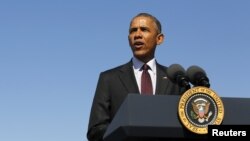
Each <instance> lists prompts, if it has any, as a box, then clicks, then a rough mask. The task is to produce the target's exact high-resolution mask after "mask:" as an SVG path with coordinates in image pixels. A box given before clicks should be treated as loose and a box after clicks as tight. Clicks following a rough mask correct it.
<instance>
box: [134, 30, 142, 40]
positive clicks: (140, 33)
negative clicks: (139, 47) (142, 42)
mask: <svg viewBox="0 0 250 141" xmlns="http://www.w3.org/2000/svg"><path fill="white" fill-rule="evenodd" d="M137 38H142V32H141V31H140V30H137V31H136V33H135V39H137Z"/></svg>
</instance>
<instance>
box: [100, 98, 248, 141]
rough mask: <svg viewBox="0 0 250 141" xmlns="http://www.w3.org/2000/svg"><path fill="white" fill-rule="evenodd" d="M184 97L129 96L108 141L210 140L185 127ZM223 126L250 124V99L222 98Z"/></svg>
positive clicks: (110, 127) (107, 136)
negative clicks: (181, 108) (181, 111)
mask: <svg viewBox="0 0 250 141" xmlns="http://www.w3.org/2000/svg"><path fill="white" fill-rule="evenodd" d="M179 99H180V96H177V95H154V96H143V95H139V94H129V95H128V96H127V97H126V99H125V100H124V102H123V103H122V105H121V107H120V109H119V110H118V112H117V113H116V115H115V117H114V119H113V120H112V122H111V124H110V125H109V127H108V129H107V131H106V133H105V134H104V141H168V140H179V139H180V140H182V139H188V138H190V139H192V140H194V139H197V140H202V139H206V138H207V136H206V135H198V134H194V133H192V132H190V131H188V130H187V129H186V128H185V127H184V126H182V124H181V122H180V120H179V117H178V104H179ZM221 99H222V101H223V104H224V109H225V114H224V120H223V122H222V124H225V125H235V124H237V125H246V124H248V125H250V108H249V107H250V98H229V97H228V98H227V97H222V98H221Z"/></svg>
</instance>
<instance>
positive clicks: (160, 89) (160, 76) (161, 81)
mask: <svg viewBox="0 0 250 141" xmlns="http://www.w3.org/2000/svg"><path fill="white" fill-rule="evenodd" d="M156 66H157V67H156V71H157V73H156V74H157V77H156V78H157V80H156V91H155V93H156V94H158V95H162V94H164V93H166V89H167V87H168V86H169V85H168V83H169V81H168V78H167V74H166V68H165V67H163V66H161V65H159V64H158V63H157V64H156Z"/></svg>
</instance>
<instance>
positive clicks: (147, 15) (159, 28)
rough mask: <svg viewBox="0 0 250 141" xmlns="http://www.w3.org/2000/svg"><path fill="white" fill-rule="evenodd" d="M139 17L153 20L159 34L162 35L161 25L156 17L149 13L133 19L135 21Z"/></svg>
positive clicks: (138, 15)
mask: <svg viewBox="0 0 250 141" xmlns="http://www.w3.org/2000/svg"><path fill="white" fill-rule="evenodd" d="M137 17H148V18H150V19H152V20H153V21H154V22H155V24H156V26H157V29H158V32H159V33H161V23H160V21H159V20H158V19H157V18H156V17H155V16H153V15H151V14H149V13H139V14H137V15H136V16H135V17H134V18H133V19H135V18H137ZM133 19H132V20H131V22H132V21H133ZM131 22H130V25H131Z"/></svg>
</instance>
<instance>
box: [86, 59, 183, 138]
mask: <svg viewBox="0 0 250 141" xmlns="http://www.w3.org/2000/svg"><path fill="white" fill-rule="evenodd" d="M166 69H167V67H165V66H162V65H160V64H158V63H156V73H157V80H156V92H155V93H156V94H159V95H170V94H181V93H182V92H183V90H182V89H180V88H179V87H178V85H176V84H174V83H172V82H171V81H170V80H169V79H167V78H166V76H167V75H166ZM129 93H139V88H138V86H137V82H136V78H135V75H134V72H133V63H132V61H130V62H128V63H127V64H124V65H121V66H119V67H116V68H114V69H111V70H107V71H105V72H102V73H101V74H100V76H99V80H98V84H97V88H96V92H95V97H94V100H93V105H92V109H91V113H90V119H89V127H88V133H87V137H88V139H89V141H102V137H103V135H104V133H105V131H106V129H107V127H108V125H109V123H110V122H111V121H112V119H113V117H114V115H115V113H116V112H117V110H118V109H119V107H120V105H121V104H122V102H123V100H124V99H125V98H126V96H127V95H128V94H129Z"/></svg>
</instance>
